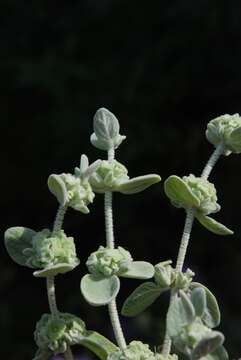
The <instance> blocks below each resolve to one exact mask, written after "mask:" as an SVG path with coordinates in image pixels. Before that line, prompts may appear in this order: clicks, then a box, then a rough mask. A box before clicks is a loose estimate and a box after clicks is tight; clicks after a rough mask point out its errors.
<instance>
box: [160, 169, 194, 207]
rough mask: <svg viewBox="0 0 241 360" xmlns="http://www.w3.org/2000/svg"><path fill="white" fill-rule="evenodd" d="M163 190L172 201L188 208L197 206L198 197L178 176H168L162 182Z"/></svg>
mask: <svg viewBox="0 0 241 360" xmlns="http://www.w3.org/2000/svg"><path fill="white" fill-rule="evenodd" d="M164 190H165V193H166V195H167V197H168V198H169V199H170V200H171V201H173V202H174V203H177V204H184V205H185V206H187V207H190V208H191V207H198V206H199V200H198V198H197V197H196V196H195V195H194V194H193V193H192V191H191V190H190V188H189V186H188V185H187V184H186V183H185V181H183V180H182V179H181V178H180V177H179V176H176V175H172V176H169V178H168V179H167V180H166V181H165V183H164Z"/></svg>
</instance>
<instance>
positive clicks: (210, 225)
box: [196, 213, 233, 235]
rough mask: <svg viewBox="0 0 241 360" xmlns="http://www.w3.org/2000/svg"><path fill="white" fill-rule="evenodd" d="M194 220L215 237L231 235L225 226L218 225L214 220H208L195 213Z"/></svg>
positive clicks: (230, 231) (207, 217)
mask: <svg viewBox="0 0 241 360" xmlns="http://www.w3.org/2000/svg"><path fill="white" fill-rule="evenodd" d="M196 218H197V219H198V221H199V222H200V223H201V224H202V225H203V226H204V227H205V228H206V229H208V230H209V231H211V232H213V233H214V234H216V235H232V234H233V231H232V230H230V229H228V228H227V227H226V226H224V225H222V224H220V223H219V222H217V221H216V220H214V219H212V218H210V217H209V216H206V215H203V214H201V213H196Z"/></svg>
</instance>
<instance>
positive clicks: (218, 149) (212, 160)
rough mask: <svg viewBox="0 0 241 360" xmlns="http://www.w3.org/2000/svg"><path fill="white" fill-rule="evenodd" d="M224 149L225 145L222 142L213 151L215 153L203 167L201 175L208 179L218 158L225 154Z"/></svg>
mask: <svg viewBox="0 0 241 360" xmlns="http://www.w3.org/2000/svg"><path fill="white" fill-rule="evenodd" d="M223 150H224V146H223V144H222V143H220V144H219V145H218V146H217V147H216V149H215V151H214V152H213V154H212V155H211V156H210V159H209V160H208V162H207V165H206V166H205V168H204V169H203V172H202V174H201V177H202V178H203V179H208V177H209V175H210V173H211V171H212V169H213V168H214V166H215V164H216V162H217V161H218V159H219V158H220V156H221V155H222V154H223Z"/></svg>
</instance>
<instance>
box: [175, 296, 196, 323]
mask: <svg viewBox="0 0 241 360" xmlns="http://www.w3.org/2000/svg"><path fill="white" fill-rule="evenodd" d="M179 293H180V299H181V305H182V306H181V312H182V315H181V316H183V318H184V319H185V321H186V323H187V324H190V323H191V322H193V320H194V319H195V315H196V314H195V308H194V306H193V304H192V302H191V300H190V299H189V297H188V296H187V295H186V293H185V292H184V291H183V290H180V291H179Z"/></svg>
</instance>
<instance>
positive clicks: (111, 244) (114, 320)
mask: <svg viewBox="0 0 241 360" xmlns="http://www.w3.org/2000/svg"><path fill="white" fill-rule="evenodd" d="M114 158H115V150H114V149H111V150H109V151H108V161H110V162H112V161H113V160H114ZM112 198H113V195H112V192H110V191H107V192H106V193H105V200H104V204H105V209H104V210H105V211H104V212H105V231H106V245H107V247H108V248H110V249H114V248H115V238H114V224H113V209H112ZM108 310H109V314H110V321H111V325H112V327H113V331H114V334H115V338H116V342H117V344H118V346H119V348H120V349H121V350H122V351H123V352H124V351H125V349H126V341H125V337H124V334H123V331H122V328H121V323H120V319H119V315H118V310H117V306H116V300H115V299H114V300H112V301H111V302H110V303H109V304H108Z"/></svg>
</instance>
